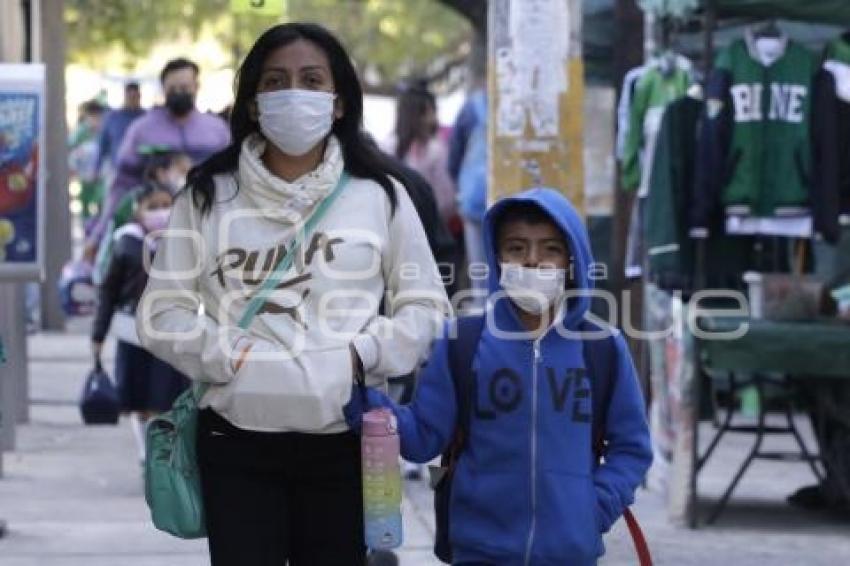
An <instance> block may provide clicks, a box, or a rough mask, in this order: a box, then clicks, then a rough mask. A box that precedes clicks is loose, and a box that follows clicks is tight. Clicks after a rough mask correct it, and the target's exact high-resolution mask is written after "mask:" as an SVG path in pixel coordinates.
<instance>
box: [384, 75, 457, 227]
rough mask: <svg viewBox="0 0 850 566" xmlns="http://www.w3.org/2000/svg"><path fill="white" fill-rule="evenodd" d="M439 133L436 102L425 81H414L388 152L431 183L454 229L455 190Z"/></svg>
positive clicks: (399, 111) (398, 109)
mask: <svg viewBox="0 0 850 566" xmlns="http://www.w3.org/2000/svg"><path fill="white" fill-rule="evenodd" d="M438 130H439V122H438V121H437V100H436V98H434V95H433V94H432V93H431V91H429V90H428V86H427V84H425V82H424V81H415V82H414V83H413V84H412V85H410V86H408V87H406V88H405V89H404V90H403V91H402V92H401V94H400V95H399V97H398V104H397V107H396V121H395V133H394V136H393V137H392V139H390V140H389V141H388V143H387V148H386V149H387V151H388V153H391V154H393V155H395V156H396V157H397V158H399V159H401V160H402V161H404V162H405V163H406V164H407V165H408V166H409V167H411V168H412V169H414V170H415V171H416V172H417V173H419V174H420V175H422V176H423V177H424V178H425V180H426V181H428V183H429V184H430V185H431V187H433V189H434V197H435V198H436V199H437V206H438V208H439V210H440V216H441V217H442V219H443V222H445V223H446V225H447V226H450V227H451V226H452V224H453V217H454V216H455V213H456V208H457V207H456V205H455V188H454V183H453V182H452V180H451V177H449V171H448V149H447V148H446V144H445V142H444V141H443V140H442V139H441V138H440V137H439V134H438Z"/></svg>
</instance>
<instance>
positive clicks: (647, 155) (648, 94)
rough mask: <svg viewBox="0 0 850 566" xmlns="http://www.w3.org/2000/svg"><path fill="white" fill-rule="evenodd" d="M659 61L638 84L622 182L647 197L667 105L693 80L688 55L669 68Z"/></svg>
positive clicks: (631, 114) (630, 119) (624, 158)
mask: <svg viewBox="0 0 850 566" xmlns="http://www.w3.org/2000/svg"><path fill="white" fill-rule="evenodd" d="M660 61H661V59H657V60H655V61H654V62H652V63H651V64H650V65H649V68H648V69H647V70H646V71H645V72H644V73H643V75H642V76H641V77H640V79H639V80H638V82H637V84H636V85H635V94H634V100H633V101H632V105H631V110H630V113H629V128H628V134H627V136H626V144H625V151H624V156H623V174H622V184H623V188H624V189H626V190H635V189H637V190H638V196H640V197H645V196H646V194H647V191H648V188H649V174H648V169H649V167H650V165H651V164H652V156H653V153H654V149H655V139H656V137H657V135H658V130H659V127H660V125H661V116H662V115H663V113H664V108H665V107H666V106H667V105H668V104H670V103H671V102H673V101H674V100H676V99H677V98H681V97H682V96H684V95H685V93H686V92H687V90H688V86H690V84H691V70H690V63H689V62H687V59H684V58H682V57H678V58H676V59H675V60H674V62H673V68H672V69H669V70H665V69H662V68H661V67H662V65H661V64H660ZM665 71H667V72H665Z"/></svg>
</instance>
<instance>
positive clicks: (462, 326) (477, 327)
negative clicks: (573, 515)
mask: <svg viewBox="0 0 850 566" xmlns="http://www.w3.org/2000/svg"><path fill="white" fill-rule="evenodd" d="M485 318H486V317H485V316H484V315H473V316H465V317H460V318H458V319H457V320H456V321H455V323H456V325H457V327H456V329H455V330H456V334H455V336H454V337H453V338H450V339H449V346H448V347H449V369H450V370H451V374H452V381H453V382H454V387H455V397H456V399H457V404H458V413H457V424H456V425H455V431H454V435H453V436H452V440H451V442H450V444H449V447H448V449H447V450H446V451H445V452H444V453H443V455H442V458H441V459H440V472H439V475H438V477H437V478H436V481H435V482H434V514H435V517H436V533H435V537H434V554H435V555H436V556H437V558H439V559H440V560H441V561H442V562H445V563H446V564H451V562H452V548H451V544H450V543H449V503H450V501H451V492H452V478H453V475H454V470H455V465H456V464H457V461H458V458H459V457H460V453H461V452H462V451H463V449H464V447H465V445H466V441H467V438H468V436H469V426H470V420H471V411H472V393H473V386H474V384H475V376H474V374H473V371H472V362H473V359H474V357H475V352H476V351H477V350H478V342H479V341H480V339H481V333H482V332H483V330H484V321H485ZM581 330H583V331H589V332H595V331H599V330H600V328H599V327H594V326H593V325H591V323H589V322H587V321H583V322H582V326H581ZM583 344H584V346H583V351H584V361H585V366H586V367H587V369H588V374H589V376H590V382H591V384H592V385H591V387H592V401H593V421H592V423H591V426H592V429H591V430H592V435H593V436H592V437H591V438H593V442H594V455H595V458H596V459H597V460H600V459H601V458H602V456H603V455H604V452H605V443H604V436H605V431H604V424H605V422H604V420H603V418H602V415H604V414H605V413H606V412H607V410H606V409H607V407H608V405H609V403H610V401H611V391H612V389H613V387H612V385H613V379H614V378H615V377H616V375H615V373H614V371H615V370H616V367H614V365H613V364H612V361H614V362H615V363H616V360H617V357H618V356H617V347H616V344H615V343H614V335H613V334H610V335H609V336H607V337H605V338H604V339H602V340H588V341H585V342H584V343H583ZM623 516H624V518H625V520H626V522H627V523H628V527H629V531H630V533H631V535H632V539H633V540H634V543H635V548H636V550H637V553H638V557H639V561H640V564H641V566H651V564H652V559H651V557H650V555H649V548H648V546H647V544H646V540H645V539H644V537H643V533H642V532H641V530H640V526H639V525H638V524H637V521H636V520H635V518H634V516H633V515H632V513H631V511H630V510H629V509H626V510H625V512H624V513H623Z"/></svg>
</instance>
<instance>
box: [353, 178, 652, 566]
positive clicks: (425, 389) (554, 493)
mask: <svg viewBox="0 0 850 566" xmlns="http://www.w3.org/2000/svg"><path fill="white" fill-rule="evenodd" d="M518 202H532V203H535V204H537V205H538V206H540V207H541V208H542V209H543V210H545V211H546V212H547V213H548V214H549V216H550V217H551V218H552V220H553V221H554V222H555V224H556V225H557V226H558V227H559V228H560V229H561V231H562V232H563V234H564V237H565V238H566V241H567V242H568V243H569V245H570V248H571V251H572V254H573V256H574V271H573V273H574V281H575V286H576V287H577V288H582V289H589V288H591V286H592V281H591V279H590V278H589V276H588V271H589V269H590V266H591V264H592V262H593V258H592V256H591V251H590V245H589V242H588V236H587V231H586V229H585V227H584V223H583V221H582V219H581V218H580V216H579V215H578V213H577V212H576V210H575V209H574V208H573V207H572V205H570V203H569V202H568V201H567V199H565V198H564V197H563V196H561V195H560V194H559V193H557V192H556V191H554V190H551V189H533V190H529V191H526V192H524V193H521V194H519V195H517V196H514V197H511V198H506V199H503V200H501V201H499V202H498V203H496V204H495V205H494V206H493V207H492V208H491V209H490V210H489V211H488V212H487V215H486V216H485V219H484V228H485V234H484V241H485V249H486V251H487V256H488V262H489V265H490V275H489V290H490V293H491V300H490V305H489V309H490V311H489V316H490V317H492V319H491V320H490V321H488V323H487V324H485V327H484V330H483V333H482V335H481V340H480V342H479V345H478V351H477V353H476V355H475V357H474V361H473V369H474V370H475V374H476V378H475V380H476V387H475V389H474V392H473V406H472V411H471V419H470V429H469V439H468V442H467V445H466V447H465V449H464V451H463V452H462V453H461V455H460V458H459V460H458V462H457V468H456V472H455V476H454V479H453V483H452V495H451V497H452V498H451V503H450V511H449V516H450V533H449V539H450V541H451V544H452V552H453V557H454V560H455V562H457V563H463V562H476V563H478V562H485V563H489V564H499V565H500V566H514V565H534V566H550V565H551V566H555V565H557V566H564V565H568V566H588V565H592V564H596V562H597V558H598V557H599V556H601V555H602V554H603V553H604V546H603V544H602V533H604V532H607V531H608V529H609V528H610V527H611V525H612V524H613V523H614V522H615V521H616V520H617V519H618V518H619V517H620V515H621V514H622V512H623V510H624V509H625V508H626V507H627V506H628V505H630V504H631V503H632V502H633V499H634V492H635V489H636V488H637V486H638V485H639V484H640V482H641V480H642V479H643V477H644V475H645V473H646V471H647V469H648V468H649V465H650V462H651V460H652V452H651V449H650V440H649V431H648V428H647V423H646V418H645V410H644V407H645V405H644V401H643V398H642V395H641V391H640V387H639V385H638V380H637V377H636V374H635V370H634V366H633V364H632V360H631V357H630V355H629V353H628V350H627V348H626V345H625V341H624V340H623V337H622V336H621V335H619V334H617V335H616V336H615V340H614V342H615V344H616V351H617V356H618V360H617V361H616V364H612V366H613V367H615V368H617V375H616V377H614V378H613V382H612V384H611V388H612V389H611V402H610V405H609V406H608V412H607V415H606V418H605V419H604V423H605V426H604V430H605V435H606V440H607V442H608V446H607V450H606V456H605V462H604V464H602V465H598V466H597V464H596V462H595V459H594V457H593V449H592V441H591V421H592V418H591V411H592V407H593V404H592V399H591V398H590V394H591V390H592V388H591V386H590V382H589V381H588V379H589V378H588V376H586V375H585V374H584V373H583V372H582V371H581V369H580V368H584V367H585V363H584V356H583V345H582V343H581V341H580V340H579V339H578V338H571V337H569V335H568V336H567V337H564V336H562V335H561V333H559V332H558V331H557V329H555V328H551V329H549V330H548V332H547V333H546V334H544V335H543V336H542V337H540V338H538V339H537V340H532V339H530V338H529V339H506V338H504V337H497V336H494V334H493V332H491V330H493V328H496V329H498V330H499V331H501V332H516V333H520V332H524V327H523V326H522V324H521V322H520V320H519V318H518V317H517V315H516V312H515V310H514V309H515V308H516V307H514V306H513V305H512V303H511V302H510V301H509V300H508V299H507V298H502V299H500V300H494V298H495V296H494V295H493V293H495V292H497V291H500V290H501V287H500V285H499V277H500V270H499V263H498V259H497V254H496V242H495V234H494V219H495V218H497V217H498V216H499V215H500V214H501V212H502V211H503V209H504V208H505V207H508V206H511V205H512V204H515V203H518ZM589 303H590V298H589V297H587V296H580V297H574V298H570V299H569V301H568V303H567V304H568V307H567V308H566V309H565V310H564V311H562V312H563V313H564V314H563V318H562V319H561V322H562V324H563V327H564V328H565V329H567V330H576V329H577V328H578V325H579V323H580V322H581V320H582V319H583V317H584V315H585V313H586V311H587V310H588V307H589ZM448 329H449V326H448V325H447V327H446V334H447V333H448V331H449V330H448ZM497 333H498V332H497ZM369 402H370V404H379V405H382V406H388V407H391V408H392V409H393V411H394V413H395V415H396V417H397V419H398V426H399V435H400V437H401V452H402V456H404V458H405V459H407V460H410V461H414V462H428V461H430V460H432V459H433V458H434V457H435V456H437V455H438V454H440V453H442V452H443V451H444V450H445V449H446V448H447V446H448V444H449V442H450V440H451V438H452V435H453V432H454V429H455V424H456V418H457V414H458V410H457V401H456V398H455V389H454V385H453V381H452V376H451V375H450V369H449V360H448V342H447V339H446V336H445V335H444V337H443V338H441V339H438V340H437V341H436V342H435V345H434V348H433V350H432V352H431V356H430V359H429V361H428V363H427V364H426V365H425V367H424V368H423V370H422V372H421V374H420V376H419V381H418V385H417V390H416V394H415V397H414V399H413V401H412V402H411V404H410V405H407V406H399V405H396V404H395V403H393V402H392V401H390V400H389V399H387V398H386V397H385V396H384V395H383V394H382V393H380V392H378V391H375V390H370V392H369ZM348 412H349V414H350V411H348ZM352 421H353V419H350V423H352V424H354V425H356V422H352Z"/></svg>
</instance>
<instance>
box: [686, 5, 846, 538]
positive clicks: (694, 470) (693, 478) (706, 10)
mask: <svg viewBox="0 0 850 566" xmlns="http://www.w3.org/2000/svg"><path fill="white" fill-rule="evenodd" d="M703 4H704V5H703V12H702V18H701V19H702V25H703V58H704V61H703V67H704V68H703V70H704V72H705V74H706V77H707V76H708V73H709V72H710V71H711V68H712V65H713V62H714V56H715V51H716V45H715V33H716V31H717V29H718V26H719V23H720V22H721V19H722V17H724V15H723V14H721V13H720V12H719V10H718V0H704V2H703ZM842 9H843V8H842ZM747 16H749V18H748V19H750V21H764V20H767V19H773V20H776V19H777V17H773V18H766V17H764V16H763V15H762V16H761V17H758V16H757V15H754V14H753V15H746V14H729V15H727V16H726V18H727V19H728V20H737V21H740V20H741V18H744V17H747ZM789 16H790V14H784V13H783V14H779V18H782V19H792V18H790V17H789ZM799 21H804V22H806V23H812V24H818V23H820V24H832V25H835V24H836V21H832V20H830V21H827V20H823V21H818V20H817V19H813V18H800V19H799ZM841 23H845V24H846V23H848V22H843V21H842V22H841ZM774 247H776V246H775V245H774ZM776 253H778V252H776V251H775V250H774V254H773V257H774V260H773V261H774V264H776V263H777V259H776ZM705 267H706V241H705V240H704V239H698V240H697V241H696V242H695V273H694V283H695V285H694V287H695V290H699V289H704V288H705V286H706V273H705ZM692 355H693V358H692V360H693V363H694V368H695V371H696V375H695V376H694V379H695V383H694V386H693V387H694V389H693V398H692V403H693V408H694V411H695V415H696V416H695V421H694V426H693V442H692V448H691V470H690V473H691V475H690V493H689V503H688V517H687V523H688V526H689V527H690V528H692V529H695V528H696V527H697V526H698V519H699V517H698V512H697V510H698V507H697V503H698V502H697V477H698V472H699V469H700V467H701V466H702V464H704V463H705V459H706V458H707V456H708V455H709V454H706V455H705V456H703V457H700V453H699V426H698V425H699V408H700V407H701V403H702V399H701V389H702V384H703V382H704V380H703V373H702V369H701V368H702V365H701V360H702V356H701V352H700V342H699V340H694V341H693V349H692ZM792 425H793V423H792ZM798 441H799V438H798ZM810 463H811V462H810ZM745 468H746V465H745V467H744V468H742V470H740V472H743V470H744V469H745ZM816 475H817V474H816ZM733 487H734V485H733ZM726 497H727V498H728V493H727V495H726Z"/></svg>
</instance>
